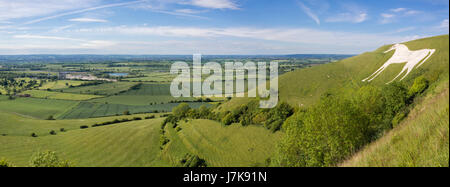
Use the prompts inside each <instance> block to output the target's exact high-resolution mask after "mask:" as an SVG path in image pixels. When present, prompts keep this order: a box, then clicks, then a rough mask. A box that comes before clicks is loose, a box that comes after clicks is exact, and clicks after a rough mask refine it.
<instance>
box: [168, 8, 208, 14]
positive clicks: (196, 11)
mask: <svg viewBox="0 0 450 187" xmlns="http://www.w3.org/2000/svg"><path fill="white" fill-rule="evenodd" d="M175 12H178V13H184V14H198V13H202V12H204V11H200V10H193V9H177V10H175Z"/></svg>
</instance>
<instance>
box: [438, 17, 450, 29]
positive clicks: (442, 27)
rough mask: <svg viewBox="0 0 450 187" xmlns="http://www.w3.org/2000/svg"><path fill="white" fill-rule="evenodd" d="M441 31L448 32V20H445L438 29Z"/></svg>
mask: <svg viewBox="0 0 450 187" xmlns="http://www.w3.org/2000/svg"><path fill="white" fill-rule="evenodd" d="M437 28H438V29H439V30H446V31H448V29H449V23H448V19H445V20H443V21H442V22H441V24H440V25H439V26H438V27H437Z"/></svg>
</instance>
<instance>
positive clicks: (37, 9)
mask: <svg viewBox="0 0 450 187" xmlns="http://www.w3.org/2000/svg"><path fill="white" fill-rule="evenodd" d="M98 2H99V1H98V0H78V1H75V0H45V1H30V0H14V1H9V0H1V1H0V20H3V21H7V20H9V21H11V20H12V19H19V18H31V17H37V16H45V15H50V14H54V13H57V12H62V11H69V10H74V9H80V8H87V7H92V6H95V5H96V4H98Z"/></svg>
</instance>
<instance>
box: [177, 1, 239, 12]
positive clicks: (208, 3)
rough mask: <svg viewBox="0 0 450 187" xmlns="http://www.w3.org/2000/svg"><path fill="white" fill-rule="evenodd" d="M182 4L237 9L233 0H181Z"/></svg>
mask: <svg viewBox="0 0 450 187" xmlns="http://www.w3.org/2000/svg"><path fill="white" fill-rule="evenodd" d="M182 4H190V5H193V6H197V7H202V8H210V9H231V10H237V9H239V6H238V5H237V4H236V3H235V2H234V1H233V0H190V1H188V2H182Z"/></svg>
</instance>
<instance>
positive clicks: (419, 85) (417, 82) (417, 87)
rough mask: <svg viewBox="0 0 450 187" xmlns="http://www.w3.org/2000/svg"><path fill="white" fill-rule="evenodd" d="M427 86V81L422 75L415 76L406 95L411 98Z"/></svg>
mask: <svg viewBox="0 0 450 187" xmlns="http://www.w3.org/2000/svg"><path fill="white" fill-rule="evenodd" d="M428 86H429V82H428V80H427V79H425V77H424V76H420V77H417V78H416V79H414V84H413V85H412V86H411V88H410V89H409V91H408V96H409V97H410V98H413V97H415V96H417V95H419V94H421V93H423V92H424V91H425V90H426V89H427V88H428Z"/></svg>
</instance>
